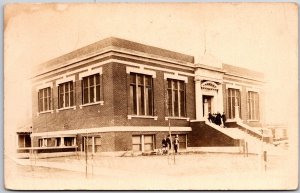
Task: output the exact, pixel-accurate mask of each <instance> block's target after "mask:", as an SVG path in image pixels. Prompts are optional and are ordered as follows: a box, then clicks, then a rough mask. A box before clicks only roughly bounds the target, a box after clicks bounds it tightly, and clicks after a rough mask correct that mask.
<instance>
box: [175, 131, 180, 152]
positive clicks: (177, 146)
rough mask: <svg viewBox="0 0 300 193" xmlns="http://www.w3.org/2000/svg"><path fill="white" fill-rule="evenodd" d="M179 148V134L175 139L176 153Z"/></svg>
mask: <svg viewBox="0 0 300 193" xmlns="http://www.w3.org/2000/svg"><path fill="white" fill-rule="evenodd" d="M178 148H179V139H178V135H176V137H175V140H174V150H175V153H177V151H178Z"/></svg>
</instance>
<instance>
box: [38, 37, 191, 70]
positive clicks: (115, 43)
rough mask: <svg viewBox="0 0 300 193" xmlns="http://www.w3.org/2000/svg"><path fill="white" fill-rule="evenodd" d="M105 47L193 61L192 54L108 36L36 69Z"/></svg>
mask: <svg viewBox="0 0 300 193" xmlns="http://www.w3.org/2000/svg"><path fill="white" fill-rule="evenodd" d="M107 47H118V48H124V49H128V50H133V51H137V52H142V53H146V54H151V55H156V56H161V57H165V58H170V59H173V60H174V59H175V60H179V61H183V62H189V63H194V56H190V55H186V54H181V53H178V52H174V51H170V50H166V49H162V48H158V47H154V46H149V45H145V44H141V43H137V42H133V41H129V40H125V39H120V38H116V37H109V38H106V39H103V40H100V41H98V42H95V43H93V44H90V45H87V46H84V47H82V48H79V49H77V50H74V51H72V52H70V53H67V54H64V55H62V56H60V57H57V58H54V59H52V60H49V61H47V62H45V63H42V64H40V65H39V67H38V69H49V70H50V69H51V68H55V67H56V65H59V64H61V63H65V62H67V61H69V60H73V59H76V58H77V57H79V56H84V55H88V54H90V53H92V52H97V51H101V50H103V49H104V48H107ZM38 71H39V72H40V70H38Z"/></svg>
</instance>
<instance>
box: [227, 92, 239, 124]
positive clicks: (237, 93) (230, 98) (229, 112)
mask: <svg viewBox="0 0 300 193" xmlns="http://www.w3.org/2000/svg"><path fill="white" fill-rule="evenodd" d="M233 93H234V95H233ZM236 98H238V105H239V117H241V115H242V113H241V109H242V108H241V90H240V89H238V88H228V89H227V115H228V119H235V118H236V115H235V106H234V105H233V103H235V99H236ZM233 99H234V100H233ZM229 100H230V103H229ZM229 106H230V107H229ZM230 110H231V111H230ZM231 113H232V114H231Z"/></svg>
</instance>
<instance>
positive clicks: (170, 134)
mask: <svg viewBox="0 0 300 193" xmlns="http://www.w3.org/2000/svg"><path fill="white" fill-rule="evenodd" d="M166 96H168V90H167V89H166V92H165V101H166V104H167V108H166V109H167V113H168V125H169V137H170V143H171V149H173V155H174V157H173V161H174V164H175V150H174V148H173V142H172V132H171V119H170V111H169V106H170V105H171V104H170V103H171V102H169V100H168V99H169V98H168V97H166ZM171 149H170V150H171ZM169 154H170V152H169V151H168V163H169Z"/></svg>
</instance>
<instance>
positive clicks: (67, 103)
mask: <svg viewBox="0 0 300 193" xmlns="http://www.w3.org/2000/svg"><path fill="white" fill-rule="evenodd" d="M72 106H74V87H73V82H72V81H70V82H66V83H62V84H60V85H58V108H66V107H72Z"/></svg>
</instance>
